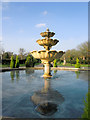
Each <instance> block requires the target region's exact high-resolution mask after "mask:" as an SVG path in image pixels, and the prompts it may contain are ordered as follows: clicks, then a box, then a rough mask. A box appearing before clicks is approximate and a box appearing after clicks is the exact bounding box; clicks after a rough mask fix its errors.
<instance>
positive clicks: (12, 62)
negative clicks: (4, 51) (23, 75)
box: [10, 55, 15, 68]
mask: <svg viewBox="0 0 90 120" xmlns="http://www.w3.org/2000/svg"><path fill="white" fill-rule="evenodd" d="M10 68H15V63H14V56H13V55H12V56H11V62H10Z"/></svg>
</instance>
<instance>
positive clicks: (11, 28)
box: [2, 2, 88, 54]
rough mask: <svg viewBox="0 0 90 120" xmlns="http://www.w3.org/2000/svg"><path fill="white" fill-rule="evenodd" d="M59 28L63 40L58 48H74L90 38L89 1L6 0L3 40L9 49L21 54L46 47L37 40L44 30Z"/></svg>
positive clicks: (56, 35) (57, 37) (5, 46)
mask: <svg viewBox="0 0 90 120" xmlns="http://www.w3.org/2000/svg"><path fill="white" fill-rule="evenodd" d="M46 28H49V29H50V31H53V32H55V36H54V37H53V38H54V39H55V38H56V39H58V40H59V43H57V45H55V46H53V47H52V49H54V50H63V51H66V50H68V49H74V48H76V47H77V45H79V44H81V43H83V42H85V41H88V2H3V3H2V39H3V41H2V44H3V48H4V50H5V51H11V52H14V53H17V54H18V51H19V48H24V49H25V50H26V52H30V51H33V50H42V49H44V48H43V47H42V46H39V45H38V44H37V43H36V40H38V39H42V37H41V36H40V33H41V32H44V31H46Z"/></svg>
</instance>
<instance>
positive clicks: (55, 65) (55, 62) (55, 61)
mask: <svg viewBox="0 0 90 120" xmlns="http://www.w3.org/2000/svg"><path fill="white" fill-rule="evenodd" d="M53 66H54V67H57V60H56V59H55V60H54V64H53Z"/></svg>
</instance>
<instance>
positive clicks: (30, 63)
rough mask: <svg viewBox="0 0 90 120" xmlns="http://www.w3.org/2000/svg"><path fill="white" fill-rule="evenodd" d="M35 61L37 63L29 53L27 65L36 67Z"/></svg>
mask: <svg viewBox="0 0 90 120" xmlns="http://www.w3.org/2000/svg"><path fill="white" fill-rule="evenodd" d="M34 63H35V61H34V58H33V57H32V56H30V55H28V56H27V59H26V62H25V65H26V67H34Z"/></svg>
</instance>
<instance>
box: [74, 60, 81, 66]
mask: <svg viewBox="0 0 90 120" xmlns="http://www.w3.org/2000/svg"><path fill="white" fill-rule="evenodd" d="M80 67H81V65H80V63H79V59H78V58H77V59H76V64H75V68H80Z"/></svg>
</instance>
